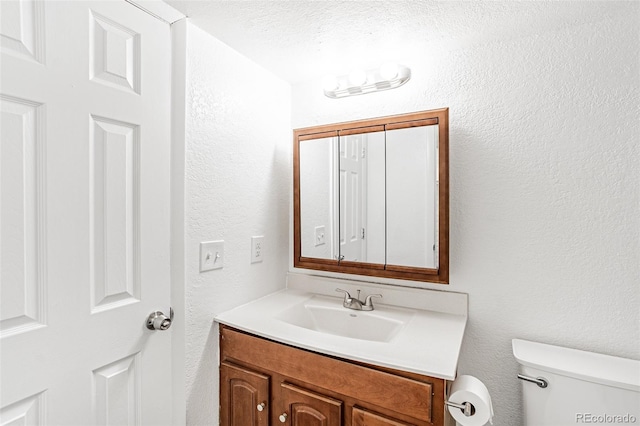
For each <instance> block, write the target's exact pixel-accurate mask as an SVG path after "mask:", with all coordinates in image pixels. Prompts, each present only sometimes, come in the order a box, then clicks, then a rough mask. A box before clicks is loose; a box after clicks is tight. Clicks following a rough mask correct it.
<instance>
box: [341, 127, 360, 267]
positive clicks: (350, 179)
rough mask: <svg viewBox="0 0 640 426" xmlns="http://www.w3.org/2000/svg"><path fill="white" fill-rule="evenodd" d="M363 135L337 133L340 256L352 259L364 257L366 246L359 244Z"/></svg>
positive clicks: (355, 260)
mask: <svg viewBox="0 0 640 426" xmlns="http://www.w3.org/2000/svg"><path fill="white" fill-rule="evenodd" d="M364 137H365V135H362V134H358V135H349V136H340V150H339V152H340V159H339V162H340V190H339V191H340V225H339V226H340V258H341V259H342V260H349V261H354V262H358V261H363V254H365V253H363V250H365V249H366V247H363V244H362V240H363V238H362V233H363V228H362V205H363V200H362V197H363V193H364V192H365V191H363V189H362V185H363V182H364V181H365V180H364V179H363V178H362V173H363V170H362V167H363V158H364V151H363V146H364V145H363V138H364ZM365 203H366V201H365Z"/></svg>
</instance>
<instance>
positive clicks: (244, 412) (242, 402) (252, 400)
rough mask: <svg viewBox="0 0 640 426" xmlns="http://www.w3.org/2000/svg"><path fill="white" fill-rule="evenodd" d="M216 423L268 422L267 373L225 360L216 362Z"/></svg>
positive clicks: (245, 425)
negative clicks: (218, 375) (217, 381)
mask: <svg viewBox="0 0 640 426" xmlns="http://www.w3.org/2000/svg"><path fill="white" fill-rule="evenodd" d="M220 424H221V425H222V426H268V425H269V376H266V375H264V374H261V373H257V372H255V371H251V370H249V369H247V368H244V367H240V366H237V365H234V364H231V363H228V362H222V363H221V364H220Z"/></svg>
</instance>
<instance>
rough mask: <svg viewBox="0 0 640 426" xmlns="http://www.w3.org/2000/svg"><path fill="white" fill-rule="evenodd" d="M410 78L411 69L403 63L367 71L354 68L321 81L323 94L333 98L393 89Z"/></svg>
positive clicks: (387, 64)
mask: <svg viewBox="0 0 640 426" xmlns="http://www.w3.org/2000/svg"><path fill="white" fill-rule="evenodd" d="M410 78H411V70H410V69H409V68H408V67H405V66H404V65H398V64H394V63H386V64H383V65H382V66H381V67H380V68H374V69H370V70H367V71H362V70H354V71H352V72H351V73H349V74H347V75H342V76H327V77H325V78H324V80H323V81H322V87H323V89H324V94H325V96H327V97H329V98H333V99H337V98H344V97H345V96H354V95H363V94H365V93H372V92H378V91H380V90H388V89H395V88H396V87H400V86H402V85H403V84H405V83H406V82H407V81H409V79H410Z"/></svg>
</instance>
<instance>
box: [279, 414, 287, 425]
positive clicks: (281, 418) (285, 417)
mask: <svg viewBox="0 0 640 426" xmlns="http://www.w3.org/2000/svg"><path fill="white" fill-rule="evenodd" d="M278 419H280V423H286V422H287V413H282V414H280V417H278Z"/></svg>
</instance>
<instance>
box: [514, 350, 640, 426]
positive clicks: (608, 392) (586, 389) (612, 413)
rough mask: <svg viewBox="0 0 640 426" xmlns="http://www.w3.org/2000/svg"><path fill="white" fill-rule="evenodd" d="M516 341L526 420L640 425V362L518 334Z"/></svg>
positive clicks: (541, 424) (534, 425)
mask: <svg viewBox="0 0 640 426" xmlns="http://www.w3.org/2000/svg"><path fill="white" fill-rule="evenodd" d="M512 346H513V355H514V356H515V358H516V359H517V360H518V363H519V364H520V374H519V375H518V377H519V378H520V379H521V381H522V398H523V408H524V413H523V416H524V424H525V425H527V426H547V425H548V426H564V425H574V426H575V425H580V424H597V425H621V424H622V425H624V424H630V425H634V424H635V425H640V361H636V360H632V359H626V358H617V357H614V356H609V355H602V354H596V353H592V352H585V351H579V350H576V349H568V348H563V347H559V346H552V345H546V344H543V343H535V342H529V341H526V340H519V339H513V341H512ZM545 383H546V384H547V386H546V387H544V386H545Z"/></svg>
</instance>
